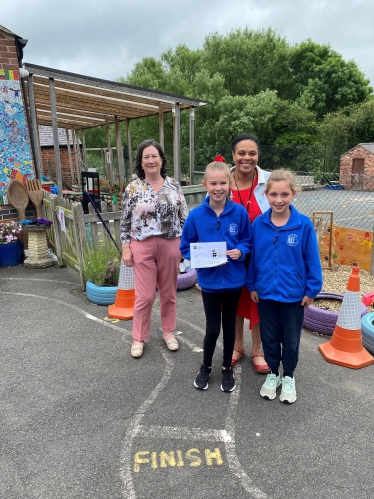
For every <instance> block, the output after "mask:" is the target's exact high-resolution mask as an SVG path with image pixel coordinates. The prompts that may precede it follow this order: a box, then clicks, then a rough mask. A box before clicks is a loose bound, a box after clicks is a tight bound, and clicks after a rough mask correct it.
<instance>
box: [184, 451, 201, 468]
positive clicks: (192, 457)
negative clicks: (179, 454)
mask: <svg viewBox="0 0 374 499" xmlns="http://www.w3.org/2000/svg"><path fill="white" fill-rule="evenodd" d="M194 454H200V451H199V449H189V450H188V451H187V452H186V458H187V459H189V460H190V461H191V463H190V466H200V464H201V459H200V458H199V457H198V456H195V455H194Z"/></svg>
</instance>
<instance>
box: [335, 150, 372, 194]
mask: <svg viewBox="0 0 374 499" xmlns="http://www.w3.org/2000/svg"><path fill="white" fill-rule="evenodd" d="M340 184H341V185H342V186H343V187H344V189H355V190H364V191H373V190H374V142H368V143H364V144H358V145H357V146H355V147H353V148H352V149H350V150H349V151H347V152H346V153H344V154H343V155H342V156H341V157H340Z"/></svg>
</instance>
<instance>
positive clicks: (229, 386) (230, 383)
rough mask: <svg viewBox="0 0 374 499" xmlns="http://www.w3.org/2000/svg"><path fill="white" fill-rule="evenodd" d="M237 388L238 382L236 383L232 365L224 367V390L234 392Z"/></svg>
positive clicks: (222, 386) (222, 387)
mask: <svg viewBox="0 0 374 499" xmlns="http://www.w3.org/2000/svg"><path fill="white" fill-rule="evenodd" d="M235 388H236V383H235V376H234V372H233V370H232V367H230V369H227V368H226V369H222V384H221V390H222V391H223V392H233V391H234V390H235Z"/></svg>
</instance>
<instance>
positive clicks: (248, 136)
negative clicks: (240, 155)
mask: <svg viewBox="0 0 374 499" xmlns="http://www.w3.org/2000/svg"><path fill="white" fill-rule="evenodd" d="M242 140H253V142H256V144H257V149H258V152H259V153H260V141H259V140H258V138H257V137H255V136H254V135H252V134H251V133H246V132H244V133H240V134H239V135H237V136H236V137H235V139H232V142H231V150H232V152H235V148H236V146H237V144H238V143H239V142H241V141H242Z"/></svg>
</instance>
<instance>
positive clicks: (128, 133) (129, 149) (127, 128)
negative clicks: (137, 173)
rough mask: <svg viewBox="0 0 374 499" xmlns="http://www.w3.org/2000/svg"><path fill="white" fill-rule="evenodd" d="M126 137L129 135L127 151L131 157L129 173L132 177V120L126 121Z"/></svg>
mask: <svg viewBox="0 0 374 499" xmlns="http://www.w3.org/2000/svg"><path fill="white" fill-rule="evenodd" d="M126 135H127V150H128V155H129V173H130V177H131V175H132V174H133V173H134V171H133V166H132V149H131V130H130V120H129V119H127V120H126Z"/></svg>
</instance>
